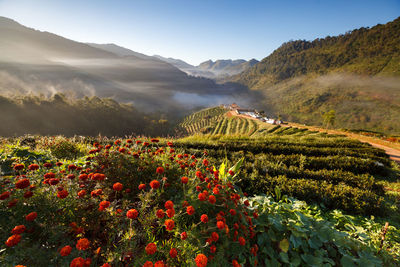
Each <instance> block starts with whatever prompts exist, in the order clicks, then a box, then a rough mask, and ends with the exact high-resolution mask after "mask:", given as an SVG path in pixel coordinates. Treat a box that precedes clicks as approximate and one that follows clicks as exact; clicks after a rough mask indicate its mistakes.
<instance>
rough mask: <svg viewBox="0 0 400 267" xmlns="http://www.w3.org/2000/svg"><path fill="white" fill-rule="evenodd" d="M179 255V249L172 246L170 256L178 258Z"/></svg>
mask: <svg viewBox="0 0 400 267" xmlns="http://www.w3.org/2000/svg"><path fill="white" fill-rule="evenodd" d="M177 255H178V251H177V250H176V248H171V250H170V251H169V256H170V257H171V258H176V256H177Z"/></svg>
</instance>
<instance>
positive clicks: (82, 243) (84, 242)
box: [76, 238, 90, 250]
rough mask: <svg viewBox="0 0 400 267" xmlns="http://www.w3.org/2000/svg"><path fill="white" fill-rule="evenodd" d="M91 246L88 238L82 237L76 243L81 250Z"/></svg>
mask: <svg viewBox="0 0 400 267" xmlns="http://www.w3.org/2000/svg"><path fill="white" fill-rule="evenodd" d="M89 246H90V241H89V240H88V239H87V238H81V239H79V240H78V242H77V243H76V248H77V249H79V250H87V249H88V248H89Z"/></svg>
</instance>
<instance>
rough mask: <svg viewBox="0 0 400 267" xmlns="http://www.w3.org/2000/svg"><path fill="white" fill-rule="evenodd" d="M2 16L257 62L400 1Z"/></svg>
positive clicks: (72, 2) (132, 43)
mask: <svg viewBox="0 0 400 267" xmlns="http://www.w3.org/2000/svg"><path fill="white" fill-rule="evenodd" d="M0 16H5V17H9V18H12V19H14V20H16V21H18V22H19V23H21V24H23V25H26V26H29V27H31V28H35V29H38V30H41V31H49V32H52V33H56V34H59V35H62V36H64V37H66V38H69V39H73V40H76V41H81V42H95V43H115V44H118V45H121V46H124V47H127V48H129V49H132V50H134V51H137V52H141V53H144V54H148V55H154V54H159V55H162V56H166V57H174V58H180V59H183V60H185V61H187V62H189V63H191V64H198V63H200V62H202V61H205V60H208V59H213V60H216V59H227V58H232V59H237V58H243V59H251V58H256V59H259V60H260V59H262V58H264V57H266V56H267V55H268V54H270V53H271V52H272V51H273V50H274V49H276V48H278V47H279V46H280V45H281V44H282V43H283V42H286V41H289V40H291V39H293V40H295V39H306V40H312V39H315V38H321V37H325V36H327V35H337V34H340V33H345V32H346V31H348V30H352V29H355V28H359V27H363V26H365V27H367V26H374V25H376V24H378V23H381V24H383V23H386V22H388V21H391V20H393V19H395V18H396V17H398V16H400V0H376V1H368V0H333V1H328V0H325V1H324V0H320V1H317V0H314V1H311V0H296V1H285V0H276V1H269V0H242V1H238V0H197V1H194V0H140V1H139V0H137V1H135V0H131V1H128V0H127V1H122V0H119V1H118V0H65V1H59V0H0ZM0 38H1V36H0Z"/></svg>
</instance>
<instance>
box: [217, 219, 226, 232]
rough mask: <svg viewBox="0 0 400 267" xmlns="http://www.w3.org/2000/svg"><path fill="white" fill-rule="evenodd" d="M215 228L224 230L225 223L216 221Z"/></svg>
mask: <svg viewBox="0 0 400 267" xmlns="http://www.w3.org/2000/svg"><path fill="white" fill-rule="evenodd" d="M217 227H218V229H220V230H222V229H224V228H225V223H224V222H223V221H218V222H217Z"/></svg>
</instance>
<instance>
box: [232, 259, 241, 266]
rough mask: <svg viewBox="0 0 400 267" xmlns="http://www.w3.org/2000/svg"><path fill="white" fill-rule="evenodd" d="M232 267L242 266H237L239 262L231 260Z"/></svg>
mask: <svg viewBox="0 0 400 267" xmlns="http://www.w3.org/2000/svg"><path fill="white" fill-rule="evenodd" d="M232 266H233V267H241V266H242V265H240V264H239V262H238V261H237V260H233V261H232Z"/></svg>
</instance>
